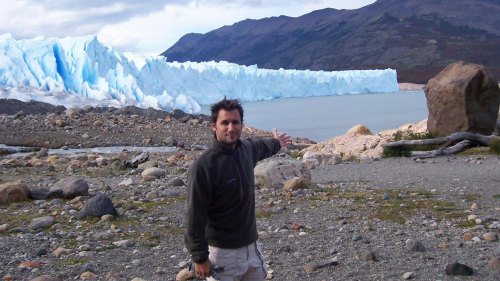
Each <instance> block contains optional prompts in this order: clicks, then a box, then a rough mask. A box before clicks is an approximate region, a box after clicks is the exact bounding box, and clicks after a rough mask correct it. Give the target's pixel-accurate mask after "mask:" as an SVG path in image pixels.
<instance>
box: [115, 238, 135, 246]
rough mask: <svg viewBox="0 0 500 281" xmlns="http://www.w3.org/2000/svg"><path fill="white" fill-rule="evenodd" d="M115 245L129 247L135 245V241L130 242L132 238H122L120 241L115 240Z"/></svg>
mask: <svg viewBox="0 0 500 281" xmlns="http://www.w3.org/2000/svg"><path fill="white" fill-rule="evenodd" d="M113 245H115V246H117V247H122V248H129V247H131V246H132V245H133V243H132V242H130V240H120V241H116V242H113Z"/></svg>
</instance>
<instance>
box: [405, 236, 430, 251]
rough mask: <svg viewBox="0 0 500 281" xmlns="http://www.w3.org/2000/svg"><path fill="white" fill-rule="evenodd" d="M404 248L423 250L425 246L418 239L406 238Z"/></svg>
mask: <svg viewBox="0 0 500 281" xmlns="http://www.w3.org/2000/svg"><path fill="white" fill-rule="evenodd" d="M406 249H407V250H408V251H410V252H425V251H426V248H425V246H424V244H422V242H420V241H416V240H413V239H408V240H406Z"/></svg>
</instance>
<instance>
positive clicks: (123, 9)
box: [0, 0, 375, 55]
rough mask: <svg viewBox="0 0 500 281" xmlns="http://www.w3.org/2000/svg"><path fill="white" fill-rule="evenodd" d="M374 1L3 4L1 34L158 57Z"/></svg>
mask: <svg viewBox="0 0 500 281" xmlns="http://www.w3.org/2000/svg"><path fill="white" fill-rule="evenodd" d="M373 2H375V0H330V1H327V0H267V1H264V0H188V1H181V0H163V1H162V0H142V1H138V0H119V1H115V0H0V34H4V33H10V34H12V36H13V37H14V38H15V39H17V40H19V39H30V38H34V37H38V36H44V37H56V38H64V37H76V36H86V35H97V38H98V39H99V41H101V42H102V43H104V44H105V45H107V46H111V47H112V48H113V49H115V50H118V51H121V52H131V53H137V54H143V55H158V54H160V53H162V52H163V51H165V50H166V49H168V48H169V47H171V46H172V45H173V44H175V42H177V41H178V40H179V39H180V38H181V37H182V36H183V35H185V34H187V33H206V32H209V31H211V30H214V29H217V28H220V27H222V26H225V25H232V24H234V23H236V22H239V21H242V20H245V19H262V18H265V17H274V16H280V15H285V16H291V17H297V16H301V15H304V14H307V13H310V12H312V11H314V10H318V9H323V8H335V9H357V8H360V7H363V6H366V5H368V4H371V3H373Z"/></svg>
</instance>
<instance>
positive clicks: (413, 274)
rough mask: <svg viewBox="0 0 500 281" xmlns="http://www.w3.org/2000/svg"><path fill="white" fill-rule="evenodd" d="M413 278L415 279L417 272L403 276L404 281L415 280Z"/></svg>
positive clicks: (406, 273)
mask: <svg viewBox="0 0 500 281" xmlns="http://www.w3.org/2000/svg"><path fill="white" fill-rule="evenodd" d="M413 278H415V272H405V274H403V279H404V280H408V279H413Z"/></svg>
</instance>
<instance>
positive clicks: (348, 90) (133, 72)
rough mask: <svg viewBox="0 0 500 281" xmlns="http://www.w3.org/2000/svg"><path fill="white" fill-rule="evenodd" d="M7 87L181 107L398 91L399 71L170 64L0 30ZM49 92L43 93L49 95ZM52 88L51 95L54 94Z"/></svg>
mask: <svg viewBox="0 0 500 281" xmlns="http://www.w3.org/2000/svg"><path fill="white" fill-rule="evenodd" d="M0 88H3V89H4V90H3V91H2V92H1V93H4V95H3V96H1V95H0V98H1V97H3V98H5V93H6V92H7V91H6V90H5V89H14V88H15V89H19V88H21V89H24V90H22V91H19V92H24V93H26V92H29V90H26V89H33V90H31V96H30V97H31V98H32V99H35V100H36V99H37V96H40V95H49V96H50V95H51V96H52V97H54V94H53V93H59V94H57V95H56V97H55V98H54V99H55V100H57V97H60V96H62V95H63V94H62V93H66V94H68V95H70V96H78V98H79V100H80V101H81V102H85V100H93V101H94V104H95V103H97V104H101V105H114V106H122V105H137V106H140V107H153V108H156V109H165V110H172V109H176V108H178V109H182V110H183V111H185V112H190V113H197V112H199V111H200V109H201V107H200V105H205V104H211V103H213V102H216V101H218V100H220V99H221V98H223V97H224V96H227V97H228V98H236V99H239V100H241V101H252V100H269V99H275V98H284V97H306V96H325V95H344V94H356V93H380V92H397V91H398V85H397V78H396V71H395V70H392V69H385V70H351V71H338V72H326V71H308V70H306V71H298V70H284V69H279V70H268V69H259V68H257V66H255V65H253V66H241V65H237V64H233V63H228V62H219V63H216V62H213V61H211V62H204V63H194V62H185V63H177V62H166V61H165V59H164V58H163V57H144V56H138V55H132V54H125V53H120V52H117V51H114V50H113V49H112V48H110V47H108V46H105V45H103V44H102V43H101V42H99V41H98V40H97V37H96V36H87V37H75V38H63V39H56V38H43V37H37V38H34V39H28V40H16V39H14V38H13V37H12V36H11V35H10V34H3V35H0ZM44 92H45V93H46V94H43V93H44ZM49 93H50V94H49Z"/></svg>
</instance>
